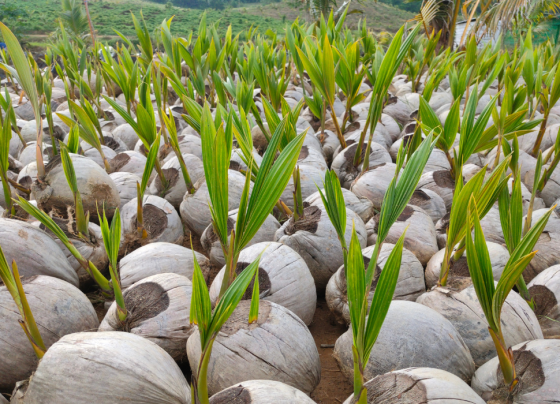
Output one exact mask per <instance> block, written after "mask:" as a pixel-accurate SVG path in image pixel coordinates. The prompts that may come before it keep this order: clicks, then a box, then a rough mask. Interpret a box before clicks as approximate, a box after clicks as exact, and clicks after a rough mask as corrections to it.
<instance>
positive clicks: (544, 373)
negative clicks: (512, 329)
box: [471, 339, 560, 404]
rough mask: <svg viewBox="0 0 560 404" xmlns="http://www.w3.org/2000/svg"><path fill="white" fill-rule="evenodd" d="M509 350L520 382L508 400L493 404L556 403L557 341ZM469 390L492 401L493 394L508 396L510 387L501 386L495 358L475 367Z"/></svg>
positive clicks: (559, 349) (559, 352)
mask: <svg viewBox="0 0 560 404" xmlns="http://www.w3.org/2000/svg"><path fill="white" fill-rule="evenodd" d="M512 349H513V358H514V363H515V368H516V372H517V377H518V378H519V379H520V381H519V383H518V386H517V388H516V389H515V390H514V391H513V393H512V396H511V397H510V401H506V400H503V401H501V400H496V401H495V402H496V403H498V404H502V403H504V404H505V403H513V404H528V403H535V404H536V403H543V404H544V403H554V402H557V401H558V397H559V396H558V386H559V385H560V361H559V358H560V340H558V339H541V340H534V341H528V342H523V343H521V344H517V345H515V346H513V347H512ZM471 387H472V388H473V390H474V391H476V392H477V393H478V394H479V395H480V396H481V397H482V398H483V399H485V400H489V399H492V398H493V397H492V396H493V395H494V394H496V395H497V396H502V397H503V395H504V393H505V394H507V391H508V390H509V386H504V379H503V376H502V372H501V369H500V365H499V363H498V357H495V358H493V359H491V360H489V361H488V362H486V363H485V364H484V365H482V366H481V367H480V368H478V370H477V371H476V373H475V374H474V377H473V379H472V383H471ZM500 390H501V392H500ZM500 393H501V394H500Z"/></svg>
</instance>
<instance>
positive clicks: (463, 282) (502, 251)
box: [426, 241, 509, 289]
mask: <svg viewBox="0 0 560 404" xmlns="http://www.w3.org/2000/svg"><path fill="white" fill-rule="evenodd" d="M486 247H487V248H488V254H489V255H490V264H491V265H492V274H493V276H494V280H495V281H496V282H497V281H499V280H500V277H501V276H502V272H503V271H504V268H505V266H506V264H507V262H508V260H509V252H508V250H507V248H506V247H504V246H503V245H501V244H497V243H493V242H491V241H487V242H486ZM444 255H445V249H444V248H443V249H441V250H439V251H438V252H437V253H435V254H434V255H433V257H432V258H431V259H430V261H428V264H427V265H426V285H427V286H428V289H430V288H432V287H434V286H436V284H437V283H438V280H439V274H440V271H441V265H442V263H443V257H444ZM448 282H449V283H450V284H452V285H453V288H454V289H463V288H464V287H467V286H469V285H470V284H471V283H472V281H471V275H470V272H469V267H468V265H467V253H466V252H464V253H463V256H462V257H461V258H459V259H458V260H457V261H455V262H453V263H452V264H451V268H450V270H449V277H448Z"/></svg>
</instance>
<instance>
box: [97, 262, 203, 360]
mask: <svg viewBox="0 0 560 404" xmlns="http://www.w3.org/2000/svg"><path fill="white" fill-rule="evenodd" d="M191 294H192V283H191V281H190V280H189V279H188V278H187V277H185V276H182V275H177V274H169V273H163V274H157V275H152V276H149V277H147V278H144V279H142V280H141V281H139V282H137V283H135V284H134V285H132V286H130V287H129V288H128V289H126V290H125V291H124V293H123V298H124V304H125V307H126V309H127V311H128V316H127V318H126V320H125V321H121V320H120V319H119V315H118V310H117V303H116V302H113V304H112V305H111V307H110V308H109V311H107V314H106V315H105V318H104V319H103V321H102V322H101V325H100V326H99V331H125V332H130V333H132V334H136V335H139V336H141V337H144V338H146V339H149V340H150V341H152V342H154V343H155V344H157V345H159V346H160V347H161V348H163V349H164V350H165V352H167V353H168V354H169V355H171V357H172V358H173V359H175V360H176V361H180V360H181V359H182V358H183V357H184V356H185V355H186V351H185V344H186V343H187V339H188V338H189V336H190V335H191V334H192V332H193V326H192V325H191V324H190V320H189V312H190V306H191Z"/></svg>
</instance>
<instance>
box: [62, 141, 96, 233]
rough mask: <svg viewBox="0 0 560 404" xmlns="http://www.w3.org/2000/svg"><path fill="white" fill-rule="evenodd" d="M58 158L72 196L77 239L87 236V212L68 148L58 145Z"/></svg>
mask: <svg viewBox="0 0 560 404" xmlns="http://www.w3.org/2000/svg"><path fill="white" fill-rule="evenodd" d="M60 158H61V161H62V168H63V170H64V175H65V176H66V182H68V186H69V187H70V190H71V191H72V195H74V215H75V216H76V228H77V230H78V236H79V237H86V238H87V237H88V236H89V229H88V226H89V212H88V213H87V214H86V213H85V212H84V205H83V204H82V197H81V195H80V191H79V190H78V180H77V179H76V172H75V171H74V164H73V163H72V159H71V158H70V154H69V152H68V148H67V147H66V145H65V144H64V143H60Z"/></svg>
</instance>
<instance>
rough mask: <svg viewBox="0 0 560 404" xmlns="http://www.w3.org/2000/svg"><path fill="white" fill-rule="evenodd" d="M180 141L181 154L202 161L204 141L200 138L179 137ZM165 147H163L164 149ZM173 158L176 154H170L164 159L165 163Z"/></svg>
mask: <svg viewBox="0 0 560 404" xmlns="http://www.w3.org/2000/svg"><path fill="white" fill-rule="evenodd" d="M178 140H179V150H180V151H181V154H192V155H194V156H196V157H198V158H199V159H200V160H202V143H201V142H202V141H201V139H200V137H199V136H195V135H186V136H183V135H181V136H178ZM163 146H164V145H162V147H163ZM173 157H176V155H175V153H169V154H167V156H166V157H165V158H164V160H163V161H164V162H165V163H167V162H168V161H169V160H171V159H172V158H173Z"/></svg>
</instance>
